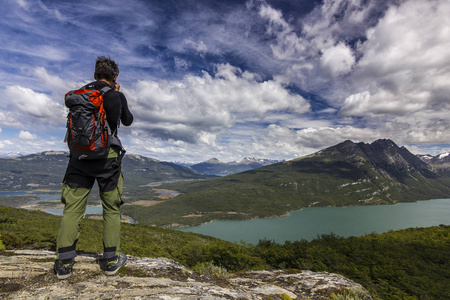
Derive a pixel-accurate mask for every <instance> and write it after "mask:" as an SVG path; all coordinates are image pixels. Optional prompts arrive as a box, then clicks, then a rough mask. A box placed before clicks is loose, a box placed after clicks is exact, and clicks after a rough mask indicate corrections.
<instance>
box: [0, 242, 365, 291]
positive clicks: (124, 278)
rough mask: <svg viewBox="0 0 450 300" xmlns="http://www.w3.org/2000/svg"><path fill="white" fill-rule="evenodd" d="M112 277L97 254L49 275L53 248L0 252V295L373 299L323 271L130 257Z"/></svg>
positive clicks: (89, 255) (338, 276)
mask: <svg viewBox="0 0 450 300" xmlns="http://www.w3.org/2000/svg"><path fill="white" fill-rule="evenodd" d="M128 259H129V260H128V263H127V265H126V266H124V267H123V268H122V269H121V270H120V271H119V274H118V275H116V276H112V277H109V276H105V275H104V274H103V272H102V271H101V270H100V268H99V266H98V264H97V262H96V258H95V254H87V253H82V254H79V255H78V257H77V259H76V264H75V265H74V270H73V273H72V276H71V277H70V278H69V279H67V280H58V279H57V278H56V276H55V275H54V274H53V270H52V268H53V263H54V260H55V253H54V252H50V251H43V250H12V251H0V298H2V299H158V300H176V299H179V300H182V299H187V300H190V299H204V300H209V299H251V300H253V299H255V300H256V299H262V300H264V299H267V300H268V299H329V297H330V295H331V294H332V293H334V294H339V293H348V292H349V291H352V293H354V294H357V295H358V298H357V299H371V297H370V295H369V293H368V292H367V291H366V290H365V289H364V288H363V287H362V286H361V285H359V284H357V283H355V282H353V281H351V280H348V279H347V278H345V277H343V276H341V275H337V274H331V273H326V272H311V271H298V272H286V271H281V270H265V271H245V272H238V273H237V274H231V275H230V276H229V277H227V278H226V279H225V278H223V277H220V276H219V275H217V274H210V275H201V274H198V273H196V272H192V271H191V270H189V269H187V268H186V267H184V266H183V265H181V264H179V263H177V262H176V261H173V260H170V259H167V258H138V257H133V256H128Z"/></svg>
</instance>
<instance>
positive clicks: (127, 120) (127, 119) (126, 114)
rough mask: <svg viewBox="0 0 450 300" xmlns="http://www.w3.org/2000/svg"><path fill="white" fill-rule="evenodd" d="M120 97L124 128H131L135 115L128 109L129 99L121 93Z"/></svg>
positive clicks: (121, 118) (121, 117) (121, 119)
mask: <svg viewBox="0 0 450 300" xmlns="http://www.w3.org/2000/svg"><path fill="white" fill-rule="evenodd" d="M117 93H118V94H119V96H120V102H121V104H122V105H121V106H122V115H121V116H120V121H121V122H122V124H123V125H124V126H130V125H131V123H133V119H134V117H133V114H132V113H131V112H130V110H129V109H128V102H127V98H125V95H124V94H122V93H121V92H117Z"/></svg>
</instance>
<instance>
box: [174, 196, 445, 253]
mask: <svg viewBox="0 0 450 300" xmlns="http://www.w3.org/2000/svg"><path fill="white" fill-rule="evenodd" d="M441 224H444V225H450V199H436V200H427V201H418V202H414V203H400V204H396V205H378V206H354V207H309V208H304V209H302V210H298V211H293V212H290V213H289V215H288V216H285V217H279V218H271V219H253V220H249V221H212V222H210V223H207V224H205V225H202V226H197V227H187V228H181V229H179V230H180V231H188V232H195V233H201V234H205V235H209V236H213V237H216V238H220V239H223V240H226V241H230V242H234V241H236V242H240V241H241V240H243V241H245V242H246V243H250V244H257V243H258V241H259V240H262V239H268V240H272V241H275V242H277V243H284V242H285V241H296V240H301V239H305V240H312V239H314V238H316V237H317V236H318V235H321V234H330V233H334V234H336V235H339V236H342V237H348V236H361V235H364V234H369V233H383V232H386V231H389V230H399V229H406V228H411V227H431V226H437V225H441Z"/></svg>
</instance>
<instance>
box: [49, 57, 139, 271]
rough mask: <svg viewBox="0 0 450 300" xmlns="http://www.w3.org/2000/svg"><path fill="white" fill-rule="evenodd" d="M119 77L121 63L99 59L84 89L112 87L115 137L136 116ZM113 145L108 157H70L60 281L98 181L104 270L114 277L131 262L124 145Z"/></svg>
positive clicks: (109, 112) (106, 101)
mask: <svg viewBox="0 0 450 300" xmlns="http://www.w3.org/2000/svg"><path fill="white" fill-rule="evenodd" d="M118 75H119V68H118V66H117V64H116V63H115V62H114V61H113V60H111V59H110V58H106V57H102V56H101V57H98V58H97V60H96V63H95V72H94V78H95V80H96V81H94V82H91V83H89V84H87V85H86V86H84V87H83V89H95V90H101V89H102V88H104V87H106V86H109V87H111V89H110V90H108V91H107V92H106V93H105V94H104V95H103V106H104V109H105V112H106V116H107V121H108V124H109V126H110V128H111V132H113V135H115V136H117V128H118V126H119V122H121V123H122V124H123V125H125V126H129V125H131V123H132V122H133V115H132V114H131V112H130V111H129V109H128V104H127V100H126V98H125V96H124V95H123V94H122V93H121V92H119V89H120V84H119V83H118V82H116V79H117V76H118ZM115 140H116V141H118V144H119V145H111V148H110V150H109V153H108V155H107V157H106V158H99V159H91V160H83V159H81V160H80V159H77V158H75V157H72V156H71V157H70V160H69V163H68V166H67V170H66V173H65V176H64V180H63V187H62V192H61V202H62V203H64V205H65V206H64V212H63V218H62V221H61V225H60V229H59V234H58V239H57V259H56V261H55V265H54V271H55V273H56V275H57V277H58V278H59V279H66V278H68V277H69V276H70V273H71V272H72V267H73V265H74V263H75V256H76V252H75V249H76V244H77V241H78V235H79V225H80V222H81V219H82V218H83V216H84V213H85V210H86V200H87V196H88V194H89V192H90V191H91V188H92V186H93V184H94V182H95V180H97V184H98V186H99V190H100V199H101V201H102V206H103V247H104V252H103V254H102V260H101V261H102V263H101V264H100V265H101V268H102V269H103V270H104V271H105V274H106V275H114V274H116V273H117V271H118V270H119V268H120V267H121V266H123V265H124V264H125V263H126V261H127V256H126V255H125V254H123V253H120V252H119V249H120V224H121V220H120V206H121V205H122V204H123V202H122V199H121V195H122V189H123V177H122V164H121V160H122V156H123V152H122V150H123V148H122V147H121V145H120V141H119V140H118V139H115Z"/></svg>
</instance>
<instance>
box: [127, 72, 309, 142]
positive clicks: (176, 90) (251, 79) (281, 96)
mask: <svg viewBox="0 0 450 300" xmlns="http://www.w3.org/2000/svg"><path fill="white" fill-rule="evenodd" d="M127 95H128V98H129V99H130V101H131V102H132V109H134V111H135V112H136V119H137V120H138V121H137V122H136V124H134V126H135V127H137V128H140V129H142V130H144V131H147V132H150V133H151V134H152V135H153V136H156V137H159V138H162V139H173V140H182V141H187V142H189V143H197V142H200V143H206V144H214V140H215V135H216V134H218V133H219V132H221V131H222V130H224V129H226V128H231V127H232V126H234V125H235V124H236V123H237V122H240V123H244V122H251V121H253V120H255V119H256V120H258V121H263V120H264V119H265V117H266V116H267V115H270V114H271V113H276V112H279V111H289V112H290V113H291V114H294V115H300V114H303V113H306V112H308V111H309V108H310V106H309V103H308V102H307V101H306V100H305V99H303V98H302V97H301V96H299V95H295V94H291V93H290V92H289V91H288V90H286V89H285V88H284V87H283V86H282V85H281V84H280V83H278V82H276V81H259V80H258V76H257V75H256V74H253V73H249V72H243V71H241V70H240V69H238V68H235V67H232V66H231V65H218V66H217V71H216V73H215V74H214V77H213V76H211V75H210V74H208V73H206V72H204V73H203V75H202V76H194V75H187V76H185V77H184V79H183V80H182V81H160V82H154V81H140V82H139V83H138V84H137V85H136V87H135V89H134V90H133V91H129V93H128V94H127Z"/></svg>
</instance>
